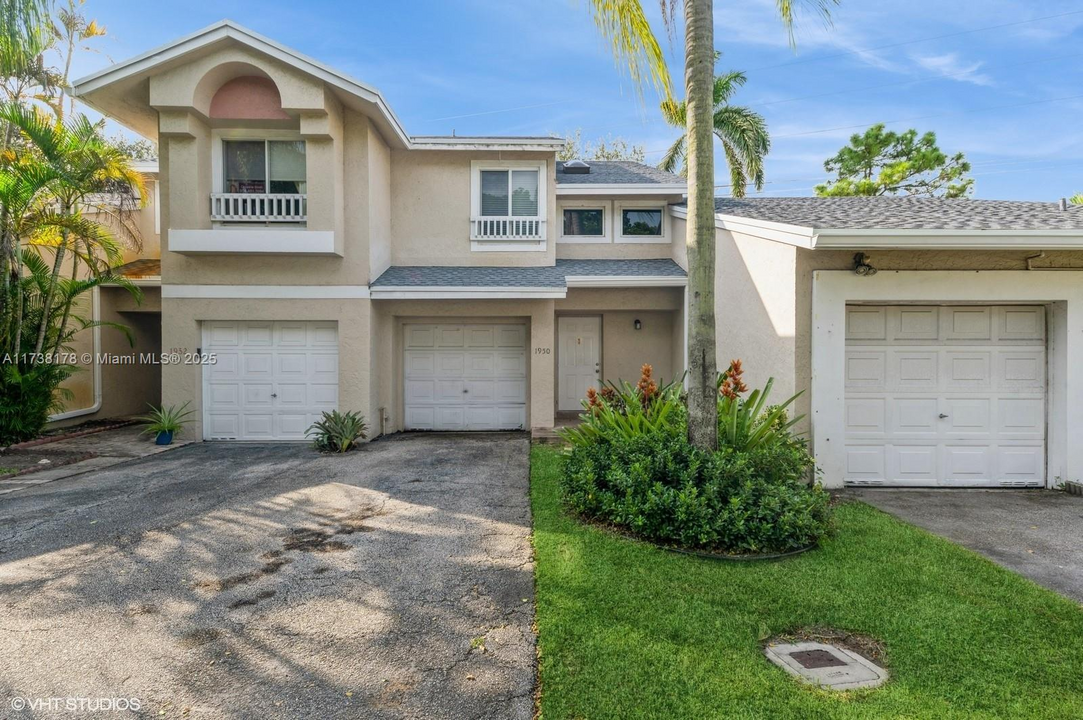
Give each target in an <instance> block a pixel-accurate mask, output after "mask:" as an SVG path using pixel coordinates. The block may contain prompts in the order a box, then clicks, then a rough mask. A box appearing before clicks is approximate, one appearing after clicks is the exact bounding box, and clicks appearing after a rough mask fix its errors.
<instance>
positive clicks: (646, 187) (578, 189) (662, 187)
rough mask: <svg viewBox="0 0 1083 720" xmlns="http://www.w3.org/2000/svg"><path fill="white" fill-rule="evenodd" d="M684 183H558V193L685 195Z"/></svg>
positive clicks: (686, 190)
mask: <svg viewBox="0 0 1083 720" xmlns="http://www.w3.org/2000/svg"><path fill="white" fill-rule="evenodd" d="M687 192H688V186H687V185H685V184H684V183H679V184H678V183H674V184H664V183H593V184H590V183H575V184H573V185H569V184H563V185H562V184H560V183H557V195H558V196H560V195H684V194H685V193H687Z"/></svg>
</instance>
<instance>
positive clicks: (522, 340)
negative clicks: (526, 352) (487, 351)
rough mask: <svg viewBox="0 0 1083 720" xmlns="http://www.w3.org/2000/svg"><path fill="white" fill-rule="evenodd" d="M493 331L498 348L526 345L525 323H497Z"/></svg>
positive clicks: (523, 346) (522, 346)
mask: <svg viewBox="0 0 1083 720" xmlns="http://www.w3.org/2000/svg"><path fill="white" fill-rule="evenodd" d="M495 333H496V346H497V347H498V348H525V347H526V326H525V325H497V326H496V330H495Z"/></svg>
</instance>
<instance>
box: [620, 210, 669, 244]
mask: <svg viewBox="0 0 1083 720" xmlns="http://www.w3.org/2000/svg"><path fill="white" fill-rule="evenodd" d="M625 210H657V211H659V212H660V213H661V216H662V234H661V235H625V234H624V211H625ZM668 215H669V203H667V202H665V201H660V200H619V201H617V202H615V203H614V206H613V225H614V227H615V228H616V229H615V230H614V234H615V237H616V242H618V243H624V244H629V245H666V244H668V243H669V242H670V236H669V233H670V219H669V217H668Z"/></svg>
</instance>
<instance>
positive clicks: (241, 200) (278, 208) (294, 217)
mask: <svg viewBox="0 0 1083 720" xmlns="http://www.w3.org/2000/svg"><path fill="white" fill-rule="evenodd" d="M307 198H308V196H307V195H301V194H292V193H291V194H286V193H273V194H272V193H211V220H214V221H215V222H274V223H299V222H304V221H305V219H306V218H307V217H308V199H307Z"/></svg>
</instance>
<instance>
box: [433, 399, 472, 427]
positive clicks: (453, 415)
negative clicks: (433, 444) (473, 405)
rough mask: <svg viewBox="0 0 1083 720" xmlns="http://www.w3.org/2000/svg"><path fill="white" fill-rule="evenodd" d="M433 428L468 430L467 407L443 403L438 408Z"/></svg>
mask: <svg viewBox="0 0 1083 720" xmlns="http://www.w3.org/2000/svg"><path fill="white" fill-rule="evenodd" d="M432 429H433V430H466V408H465V407H463V406H461V405H452V406H448V405H442V406H440V407H438V408H436V421H435V424H434V426H433V428H432Z"/></svg>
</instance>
